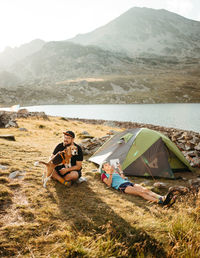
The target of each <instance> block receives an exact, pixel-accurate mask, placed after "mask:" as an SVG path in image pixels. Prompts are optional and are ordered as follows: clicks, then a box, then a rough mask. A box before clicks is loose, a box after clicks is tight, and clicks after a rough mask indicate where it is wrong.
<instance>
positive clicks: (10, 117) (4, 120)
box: [0, 111, 19, 128]
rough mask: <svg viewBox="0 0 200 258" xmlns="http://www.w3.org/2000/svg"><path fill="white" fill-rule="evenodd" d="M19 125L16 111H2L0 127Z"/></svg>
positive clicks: (0, 112)
mask: <svg viewBox="0 0 200 258" xmlns="http://www.w3.org/2000/svg"><path fill="white" fill-rule="evenodd" d="M9 127H19V126H18V124H17V122H16V113H14V112H6V111H0V128H9Z"/></svg>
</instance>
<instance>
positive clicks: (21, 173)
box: [9, 170, 26, 179]
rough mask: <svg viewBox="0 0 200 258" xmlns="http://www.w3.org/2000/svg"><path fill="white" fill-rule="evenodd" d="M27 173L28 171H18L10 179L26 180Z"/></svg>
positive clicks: (11, 174)
mask: <svg viewBox="0 0 200 258" xmlns="http://www.w3.org/2000/svg"><path fill="white" fill-rule="evenodd" d="M25 173H26V171H19V170H16V171H14V172H12V173H10V175H9V178H10V179H22V178H24V174H25Z"/></svg>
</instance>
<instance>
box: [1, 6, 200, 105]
mask: <svg viewBox="0 0 200 258" xmlns="http://www.w3.org/2000/svg"><path fill="white" fill-rule="evenodd" d="M164 25H165V26H164ZM197 25H198V26H197ZM199 27H200V26H199V22H195V21H190V20H188V19H185V18H183V17H181V16H179V15H176V14H172V13H170V12H167V11H165V10H152V9H147V8H133V9H131V10H129V11H128V12H127V13H125V14H123V15H122V16H120V17H119V18H117V19H116V20H114V21H112V22H111V23H109V24H108V25H106V26H104V27H102V28H99V29H97V30H96V31H94V32H92V33H90V34H86V35H82V36H81V37H77V38H75V39H74V41H79V40H78V39H80V38H81V41H80V42H79V43H81V44H83V43H84V44H86V43H87V44H94V43H95V42H96V43H95V44H97V45H100V46H101V47H102V48H100V47H99V46H94V45H93V46H92V45H80V44H76V43H73V42H70V41H57V42H56V41H55V42H48V43H44V42H43V41H39V42H38V41H33V42H32V43H30V44H27V45H24V46H22V47H21V48H19V49H16V51H14V50H13V51H14V52H12V53H15V54H13V56H11V55H10V57H7V58H8V59H7V63H6V62H5V64H4V69H3V68H2V67H1V68H0V105H2V106H10V105H14V104H20V105H22V106H23V105H36V104H99V103H100V104H101V103H102V104H104V103H110V104H111V103H112V104H117V103H120V104H122V103H123V104H124V103H169V102H184V103H187V102H190V103H191V102H194V103H196V102H199V101H200V91H199V85H200V73H199V71H200V57H198V46H199V45H200V44H199V42H200V41H199V37H200V36H199V35H200V33H198V30H199ZM183 35H184V36H183ZM119 37H121V38H119ZM86 39H88V40H89V39H90V40H89V41H87V40H86ZM94 39H95V42H94V41H93V40H94ZM161 39H162V40H161ZM170 40H171V41H170ZM99 42H104V43H105V42H107V43H106V44H107V45H106V44H104V43H103V45H101V44H99ZM113 42H114V43H113ZM142 42H143V43H142ZM151 42H153V43H152V44H153V45H152V47H151V48H149V44H150V43H151ZM170 42H171V43H170ZM173 42H175V43H173ZM36 43H37V44H36ZM111 43H112V44H111ZM122 43H123V44H122ZM172 43H173V44H172ZM109 44H111V45H112V47H109V46H111V45H109ZM33 46H34V47H33ZM105 46H106V47H105ZM122 46H123V48H122ZM147 46H148V48H147ZM166 47H168V48H166ZM103 48H104V49H103ZM106 48H107V49H106ZM108 49H109V50H108ZM164 49H165V50H166V49H168V50H169V51H168V52H166V51H164ZM172 49H174V52H173V51H172ZM111 50H112V51H111ZM132 50H134V51H137V57H136V56H134V55H136V52H134V53H133V51H132ZM195 51H196V52H195ZM20 53H21V55H20ZM194 53H196V54H194ZM3 54H5V53H3ZM158 54H159V55H158ZM164 54H165V55H164ZM167 54H169V56H167ZM185 54H187V55H192V57H190V56H187V57H183V56H184V55H185ZM2 60H3V59H2V54H0V62H1V61H2ZM14 60H18V61H17V62H15V61H14ZM5 67H6V68H5Z"/></svg>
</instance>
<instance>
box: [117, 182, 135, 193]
mask: <svg viewBox="0 0 200 258" xmlns="http://www.w3.org/2000/svg"><path fill="white" fill-rule="evenodd" d="M127 186H134V184H133V183H131V182H126V183H123V184H121V185H120V186H119V188H118V190H119V191H121V192H123V193H125V189H126V187H127Z"/></svg>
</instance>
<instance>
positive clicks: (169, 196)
mask: <svg viewBox="0 0 200 258" xmlns="http://www.w3.org/2000/svg"><path fill="white" fill-rule="evenodd" d="M173 197H174V190H171V191H169V192H168V193H167V195H166V196H165V199H164V200H163V203H162V204H163V205H168V204H170V202H171V201H172V199H173Z"/></svg>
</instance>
